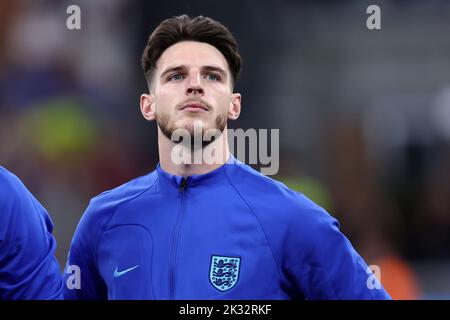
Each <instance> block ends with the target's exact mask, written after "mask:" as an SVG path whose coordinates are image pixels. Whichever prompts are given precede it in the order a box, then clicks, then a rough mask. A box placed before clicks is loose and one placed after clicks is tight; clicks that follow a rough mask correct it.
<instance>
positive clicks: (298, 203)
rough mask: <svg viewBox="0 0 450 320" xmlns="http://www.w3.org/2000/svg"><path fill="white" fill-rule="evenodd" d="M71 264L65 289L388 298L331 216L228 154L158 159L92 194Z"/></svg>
mask: <svg viewBox="0 0 450 320" xmlns="http://www.w3.org/2000/svg"><path fill="white" fill-rule="evenodd" d="M72 265H76V266H77V267H78V268H79V270H80V276H81V277H80V279H81V282H80V284H79V286H78V288H73V286H72V288H67V287H66V288H65V293H64V295H65V298H67V299H389V298H390V297H389V295H388V294H387V293H386V292H385V290H384V289H383V287H381V288H380V287H379V286H375V288H374V287H373V286H369V285H368V282H370V281H369V277H370V275H369V274H368V273H367V272H366V271H367V265H366V264H365V262H364V261H363V259H362V258H361V257H360V256H359V255H358V253H357V252H356V251H355V250H354V249H353V247H352V246H351V244H350V242H349V241H348V240H347V238H346V237H345V236H344V235H343V234H342V233H341V232H340V231H339V225H338V222H337V221H336V220H335V219H334V218H332V217H331V216H330V215H329V214H328V213H327V212H325V211H324V210H323V209H322V208H320V207H319V206H317V205H316V204H314V203H313V202H311V201H310V200H308V199H307V198H306V197H305V196H303V195H302V194H299V193H296V192H294V191H292V190H290V189H288V188H287V187H286V186H284V185H283V184H282V183H279V182H277V181H275V180H272V179H270V178H268V177H266V176H264V175H262V174H260V173H259V172H257V171H255V170H253V169H252V168H250V167H249V166H247V165H245V164H243V163H241V162H240V161H238V160H237V159H235V158H234V157H232V156H231V157H230V160H229V161H228V162H227V164H225V165H223V166H222V167H220V168H218V169H216V170H214V171H212V172H210V173H207V174H204V175H194V176H190V177H187V178H182V177H179V176H174V175H171V174H168V173H167V172H165V171H163V170H162V169H161V167H160V166H159V165H158V167H157V168H156V170H155V171H153V172H151V173H150V174H148V175H146V176H143V177H140V178H137V179H134V180H132V181H130V182H128V183H126V184H124V185H122V186H120V187H118V188H116V189H113V190H111V191H107V192H104V193H102V194H100V195H99V196H97V197H95V198H93V199H92V200H91V202H90V205H89V206H88V208H87V210H86V212H85V213H84V215H83V217H82V219H81V221H80V223H79V225H78V228H77V230H76V232H75V235H74V238H73V240H72V244H71V249H70V253H69V257H68V262H67V266H66V268H67V267H68V266H72ZM70 270H73V269H70ZM71 276H73V273H72V271H70V272H69V270H68V269H67V272H65V279H66V281H71V279H69V278H70V277H71Z"/></svg>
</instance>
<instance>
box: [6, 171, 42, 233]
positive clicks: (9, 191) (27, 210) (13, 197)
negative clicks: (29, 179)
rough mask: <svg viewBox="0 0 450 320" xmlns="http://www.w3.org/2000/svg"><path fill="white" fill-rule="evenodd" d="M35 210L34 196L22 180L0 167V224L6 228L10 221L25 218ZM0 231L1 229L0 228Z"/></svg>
mask: <svg viewBox="0 0 450 320" xmlns="http://www.w3.org/2000/svg"><path fill="white" fill-rule="evenodd" d="M34 211H35V203H34V198H33V196H32V195H31V193H30V191H28V189H27V188H26V187H25V185H24V184H23V183H22V181H21V180H20V179H19V178H18V177H17V176H16V175H14V174H13V173H11V172H10V171H8V170H6V169H5V168H3V167H0V221H1V223H0V225H1V226H3V227H4V228H6V227H7V226H8V224H9V223H10V222H11V220H12V218H13V216H14V221H21V220H23V219H27V218H26V217H25V216H23V217H22V215H31V212H34ZM0 232H1V230H0Z"/></svg>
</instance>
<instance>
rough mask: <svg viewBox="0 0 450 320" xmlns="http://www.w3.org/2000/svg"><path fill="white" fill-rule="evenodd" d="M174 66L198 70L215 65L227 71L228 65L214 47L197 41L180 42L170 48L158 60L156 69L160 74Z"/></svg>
mask: <svg viewBox="0 0 450 320" xmlns="http://www.w3.org/2000/svg"><path fill="white" fill-rule="evenodd" d="M175 65H185V66H187V67H198V68H200V67H202V66H208V65H215V66H218V67H221V68H222V69H224V70H227V71H228V63H227V60H226V59H225V57H224V56H223V54H222V53H221V52H220V51H219V50H218V49H217V48H216V47H214V46H212V45H210V44H208V43H205V42H198V41H182V42H177V43H175V44H174V45H172V46H170V47H169V48H167V49H166V50H165V51H164V52H163V53H162V55H161V57H160V58H159V59H158V61H157V63H156V69H157V70H158V72H159V73H160V72H162V71H163V70H164V69H165V68H167V67H171V66H175Z"/></svg>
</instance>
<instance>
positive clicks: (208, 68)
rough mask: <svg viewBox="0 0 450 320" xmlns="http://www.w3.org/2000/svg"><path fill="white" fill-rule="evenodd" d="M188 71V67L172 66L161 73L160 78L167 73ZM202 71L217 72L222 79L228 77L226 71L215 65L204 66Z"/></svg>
mask: <svg viewBox="0 0 450 320" xmlns="http://www.w3.org/2000/svg"><path fill="white" fill-rule="evenodd" d="M186 69H187V67H186V66H185V65H177V66H171V67H168V68H167V69H165V70H164V71H163V73H161V76H160V77H161V78H162V77H164V75H166V74H167V73H170V72H174V71H178V72H181V71H186ZM201 70H202V71H215V72H218V73H220V74H221V75H222V77H225V76H226V75H227V72H226V71H225V70H224V69H222V68H221V67H219V66H214V65H207V66H202V67H201Z"/></svg>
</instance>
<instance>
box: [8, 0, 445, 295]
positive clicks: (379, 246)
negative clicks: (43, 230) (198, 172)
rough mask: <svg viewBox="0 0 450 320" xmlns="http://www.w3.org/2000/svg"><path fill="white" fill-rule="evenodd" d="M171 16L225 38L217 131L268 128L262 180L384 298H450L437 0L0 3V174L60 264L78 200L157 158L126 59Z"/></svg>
mask: <svg viewBox="0 0 450 320" xmlns="http://www.w3.org/2000/svg"><path fill="white" fill-rule="evenodd" d="M71 4H76V5H78V6H79V7H80V8H81V30H68V29H67V27H66V19H67V17H68V14H67V13H66V9H67V7H68V6H69V5H71ZM371 4H376V5H378V6H380V8H381V30H368V29H367V27H366V20H367V18H368V16H369V15H368V14H367V13H366V9H367V7H368V6H369V5H371ZM183 13H186V14H189V15H191V16H195V15H200V14H202V15H206V16H210V17H212V18H214V19H216V20H219V21H221V22H222V23H224V24H225V25H226V26H227V27H228V28H229V29H230V30H231V31H232V32H233V33H234V34H235V36H236V38H237V40H238V42H239V45H240V51H241V55H242V57H243V60H244V65H243V71H242V77H241V79H240V81H239V82H238V84H237V87H236V91H237V92H240V93H241V94H242V96H243V112H242V114H241V117H240V119H239V120H238V121H237V122H235V123H233V124H232V127H233V128H238V127H239V128H243V129H248V128H256V129H259V128H266V129H274V128H278V129H280V171H279V174H278V175H277V176H275V177H274V178H276V179H279V180H282V181H283V182H285V183H286V184H287V185H288V186H290V187H291V188H293V189H296V190H299V191H301V192H303V193H305V194H306V195H307V196H309V197H310V198H312V199H313V200H314V201H316V202H317V203H318V204H320V205H321V206H323V207H324V208H325V209H327V210H328V211H329V212H330V213H331V214H332V215H333V216H335V217H336V218H337V219H338V220H339V221H340V223H341V230H342V231H343V232H344V233H345V234H346V235H347V237H348V238H349V239H350V240H351V242H352V243H353V245H354V246H355V247H356V249H357V250H358V252H359V253H360V254H361V255H362V256H363V257H364V258H365V259H366V261H367V262H368V264H375V265H379V266H380V267H381V281H382V282H383V284H384V285H385V286H386V288H387V289H388V291H389V292H390V293H391V295H392V296H393V297H394V298H399V299H450V276H449V275H450V36H449V35H450V2H449V1H413V0H411V1H393V0H392V1H295V0H284V1H256V0H250V1H243V0H241V1H234V0H233V1H223V2H213V1H189V2H187V1H181V0H179V1H143V0H136V1H125V0H83V1H56V0H54V1H43V0H41V1H24V0H22V1H18V0H1V1H0V165H2V166H4V167H6V168H7V169H9V170H11V171H12V172H14V173H15V174H16V175H18V176H19V177H20V178H21V179H22V180H23V181H24V183H25V184H26V185H27V187H28V188H29V189H30V190H31V191H32V192H33V194H34V195H35V196H36V197H37V198H38V199H39V200H40V201H41V203H42V204H43V205H44V206H45V207H46V208H47V209H48V211H49V213H50V215H51V217H52V219H53V222H54V224H55V230H54V234H55V237H56V239H57V241H58V250H57V258H58V260H59V263H60V265H61V268H62V267H63V266H64V264H65V259H66V255H67V252H68V248H69V245H70V240H71V237H72V235H73V232H74V230H75V228H76V225H77V223H78V221H79V219H80V217H81V215H82V213H83V211H84V210H85V208H86V206H87V205H88V203H89V199H90V198H91V197H93V196H95V195H97V194H98V193H100V192H102V191H105V190H107V189H111V188H113V187H115V186H118V185H120V184H122V183H124V182H126V181H128V180H130V179H132V178H134V177H137V176H139V175H143V174H146V173H148V172H149V171H151V170H153V168H154V166H155V165H156V163H157V162H158V153H157V143H156V141H157V139H156V126H155V124H154V123H148V122H146V121H144V119H143V118H142V117H141V115H140V111H139V95H140V94H141V93H144V92H145V91H146V90H147V88H146V82H145V78H144V76H143V73H142V70H141V67H140V57H141V54H142V50H143V48H144V47H145V45H146V41H147V38H148V36H149V34H150V32H151V31H152V30H153V29H154V28H155V27H156V26H157V25H158V24H159V23H160V22H161V21H162V20H164V19H166V18H168V17H171V16H174V15H180V14H183Z"/></svg>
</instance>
